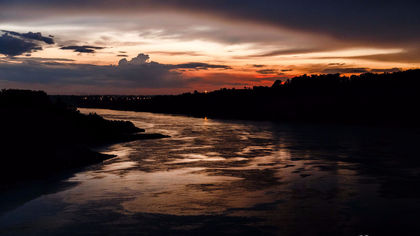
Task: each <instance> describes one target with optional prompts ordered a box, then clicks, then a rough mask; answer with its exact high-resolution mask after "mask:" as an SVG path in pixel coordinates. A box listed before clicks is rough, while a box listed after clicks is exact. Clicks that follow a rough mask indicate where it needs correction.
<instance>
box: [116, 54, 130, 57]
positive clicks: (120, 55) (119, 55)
mask: <svg viewBox="0 0 420 236" xmlns="http://www.w3.org/2000/svg"><path fill="white" fill-rule="evenodd" d="M117 57H128V55H126V54H118V55H117Z"/></svg>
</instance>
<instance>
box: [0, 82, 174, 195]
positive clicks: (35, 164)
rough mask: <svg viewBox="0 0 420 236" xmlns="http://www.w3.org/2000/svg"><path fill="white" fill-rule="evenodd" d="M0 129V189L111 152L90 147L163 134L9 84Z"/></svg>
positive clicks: (0, 103)
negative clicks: (82, 110)
mask: <svg viewBox="0 0 420 236" xmlns="http://www.w3.org/2000/svg"><path fill="white" fill-rule="evenodd" d="M0 130H1V140H0V141H1V142H0V143H1V150H0V151H1V154H0V156H1V157H0V161H1V165H0V190H2V189H7V188H8V187H10V186H12V185H14V184H16V183H18V182H20V181H26V180H33V179H36V178H44V177H48V176H50V175H53V174H59V173H60V172H62V171H67V170H69V169H73V168H79V167H83V166H86V165H90V164H94V163H97V162H100V161H103V160H105V159H108V158H112V157H114V156H112V155H106V154H101V153H98V152H95V151H93V150H92V148H95V147H99V146H104V145H109V144H113V143H118V142H128V141H134V140H139V139H157V138H165V137H167V136H165V135H161V134H147V133H144V132H145V130H144V129H140V128H137V127H136V126H134V124H133V123H131V122H129V121H115V120H106V119H104V118H102V117H101V116H99V115H97V114H89V115H85V114H81V113H80V112H79V111H78V110H77V109H76V108H75V107H73V106H70V105H68V104H66V103H63V102H60V101H52V100H51V99H50V97H49V96H48V95H47V94H46V93H45V92H42V91H30V90H12V89H10V90H1V91H0Z"/></svg>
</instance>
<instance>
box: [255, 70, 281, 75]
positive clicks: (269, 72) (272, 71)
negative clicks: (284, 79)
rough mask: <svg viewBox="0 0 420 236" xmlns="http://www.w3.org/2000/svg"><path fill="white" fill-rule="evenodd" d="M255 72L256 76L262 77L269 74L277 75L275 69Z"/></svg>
mask: <svg viewBox="0 0 420 236" xmlns="http://www.w3.org/2000/svg"><path fill="white" fill-rule="evenodd" d="M256 72H257V73H258V74H262V75H270V74H277V73H278V70H276V69H265V70H257V71H256Z"/></svg>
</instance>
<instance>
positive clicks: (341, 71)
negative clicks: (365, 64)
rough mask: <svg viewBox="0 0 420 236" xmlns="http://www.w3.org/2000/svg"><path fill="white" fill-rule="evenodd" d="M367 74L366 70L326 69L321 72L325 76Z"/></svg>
mask: <svg viewBox="0 0 420 236" xmlns="http://www.w3.org/2000/svg"><path fill="white" fill-rule="evenodd" d="M366 72H369V70H368V69H367V68H340V67H336V68H327V69H324V70H322V71H321V73H325V74H361V73H366Z"/></svg>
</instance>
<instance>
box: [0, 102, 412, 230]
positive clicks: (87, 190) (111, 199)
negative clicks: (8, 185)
mask: <svg viewBox="0 0 420 236" xmlns="http://www.w3.org/2000/svg"><path fill="white" fill-rule="evenodd" d="M80 110H81V112H83V113H89V112H96V113H98V114H99V115H102V116H104V117H105V118H107V119H123V120H129V121H132V122H133V123H134V124H135V125H136V126H138V127H140V128H144V129H146V132H148V133H162V134H165V135H169V136H170V138H165V139H158V140H140V141H133V142H127V143H120V144H115V145H111V146H109V147H103V148H101V149H99V150H100V151H101V152H103V153H107V154H115V155H117V157H115V158H113V159H110V160H107V161H104V162H103V163H100V164H96V165H92V166H89V167H86V168H83V169H80V170H78V171H76V173H71V174H69V175H68V176H65V177H63V178H61V179H58V180H57V179H56V180H53V181H48V182H47V183H45V182H42V183H34V184H33V185H31V186H27V187H26V188H23V189H22V190H19V192H18V193H12V194H8V195H7V196H1V197H0V202H1V203H2V205H3V207H2V208H0V210H1V211H0V235H86V234H88V235H221V234H230V235H235V234H241V235H270V234H272V235H391V234H394V233H397V234H396V235H398V233H399V232H406V230H409V231H407V232H409V233H408V234H404V235H416V234H417V235H418V232H420V230H419V228H418V226H417V224H418V223H417V221H418V214H419V212H420V203H419V199H420V198H419V196H420V194H419V187H420V185H419V178H420V175H419V173H420V172H419V169H420V168H419V166H420V165H419V164H418V163H419V161H418V160H417V159H418V150H417V149H418V141H419V140H420V139H419V134H418V132H415V131H412V130H409V129H396V128H395V129H389V128H387V129H385V128H379V127H377V128H374V127H361V126H341V125H305V124H281V123H280V124H279V123H271V122H252V121H232V120H216V119H207V118H193V117H186V116H175V115H167V114H153V113H143V112H129V111H113V110H105V109H80ZM51 182H52V183H51ZM34 189H36V191H35V192H37V193H38V194H33V192H34ZM30 193H32V195H31V194H30ZM22 196H25V197H22ZM5 205H7V206H8V207H4V206H5ZM394 235H395V234H394ZM399 235H402V234H399Z"/></svg>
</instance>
